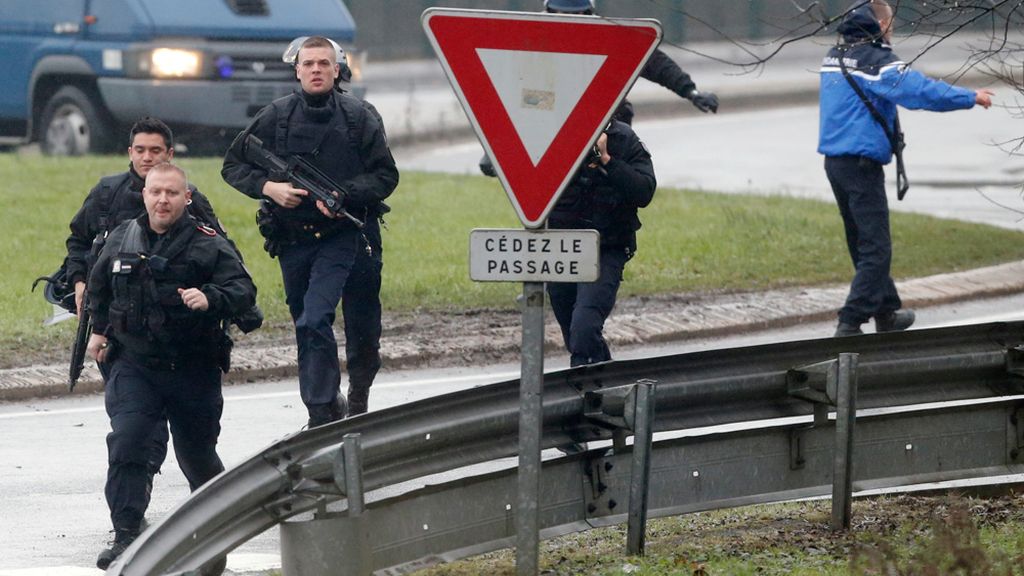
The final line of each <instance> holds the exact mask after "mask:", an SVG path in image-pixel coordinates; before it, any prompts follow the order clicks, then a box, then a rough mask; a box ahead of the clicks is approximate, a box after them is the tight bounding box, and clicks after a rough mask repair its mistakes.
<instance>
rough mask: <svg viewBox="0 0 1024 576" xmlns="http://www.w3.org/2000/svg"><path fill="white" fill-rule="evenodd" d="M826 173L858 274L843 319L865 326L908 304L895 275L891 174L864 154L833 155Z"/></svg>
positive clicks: (826, 160)
mask: <svg viewBox="0 0 1024 576" xmlns="http://www.w3.org/2000/svg"><path fill="white" fill-rule="evenodd" d="M825 174H826V175H827V176H828V180H829V182H830V183H831V184H832V193H833V194H834V195H835V198H836V203H837V204H838V205H839V213H840V214H841V215H842V217H843V226H844V227H845V228H846V247H847V249H848V250H849V252H850V258H851V260H853V267H854V268H855V270H856V272H855V274H854V276H853V281H852V282H851V283H850V294H849V295H848V296H847V298H846V303H845V304H844V305H843V307H842V309H840V311H839V321H840V322H843V323H845V324H852V325H854V326H860V325H861V324H863V323H865V322H867V321H868V320H870V319H871V318H872V317H875V316H881V315H885V314H889V313H891V312H893V311H895V310H898V309H900V307H901V306H902V303H901V302H900V297H899V294H898V293H897V292H896V284H895V283H894V282H893V280H892V277H891V276H890V275H889V273H890V267H891V265H892V238H891V236H890V232H889V203H888V200H887V199H886V197H885V172H884V171H883V169H882V165H881V164H880V163H879V162H876V161H874V160H871V159H870V158H865V157H863V156H827V157H825Z"/></svg>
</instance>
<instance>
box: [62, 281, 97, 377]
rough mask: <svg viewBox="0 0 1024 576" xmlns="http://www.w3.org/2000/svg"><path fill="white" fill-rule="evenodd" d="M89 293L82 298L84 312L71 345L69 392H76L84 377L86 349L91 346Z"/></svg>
mask: <svg viewBox="0 0 1024 576" xmlns="http://www.w3.org/2000/svg"><path fill="white" fill-rule="evenodd" d="M88 298H89V295H88V293H86V294H84V295H83V296H82V311H81V316H80V317H79V319H78V331H77V332H75V341H74V343H73V344H72V345H71V366H70V367H69V369H68V392H74V391H75V384H78V378H79V377H80V376H81V375H82V370H83V369H84V368H85V349H86V347H87V346H88V345H89V335H90V334H92V314H89V304H88V302H87V301H86V300H87V299H88Z"/></svg>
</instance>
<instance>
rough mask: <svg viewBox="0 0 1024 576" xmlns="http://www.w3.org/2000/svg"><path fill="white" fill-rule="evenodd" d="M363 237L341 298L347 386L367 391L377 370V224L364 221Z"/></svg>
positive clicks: (379, 244) (380, 266)
mask: <svg viewBox="0 0 1024 576" xmlns="http://www.w3.org/2000/svg"><path fill="white" fill-rule="evenodd" d="M364 222H365V223H366V225H365V226H364V227H363V230H362V235H363V238H362V239H361V241H360V245H359V249H358V250H357V252H356V258H355V262H354V263H353V265H352V271H351V272H350V273H349V277H348V280H347V281H346V282H345V289H344V290H343V291H342V296H341V312H342V321H343V322H344V324H345V362H346V367H347V369H348V380H349V383H350V384H351V385H352V387H353V388H355V389H366V388H369V387H370V385H371V384H373V379H374V378H375V377H376V376H377V371H378V370H380V363H381V361H380V335H381V311H382V310H381V303H380V287H381V270H382V269H383V267H384V260H383V254H382V248H383V247H382V242H381V234H380V222H379V221H378V220H377V218H376V217H374V216H372V215H370V216H369V217H367V218H365V220H364Z"/></svg>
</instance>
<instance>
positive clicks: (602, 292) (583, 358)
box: [547, 246, 630, 366]
mask: <svg viewBox="0 0 1024 576" xmlns="http://www.w3.org/2000/svg"><path fill="white" fill-rule="evenodd" d="M629 259H630V254H629V253H628V252H627V251H626V249H625V248H624V247H622V246H619V247H604V246H602V247H601V271H600V276H599V277H598V279H597V281H596V282H576V283H561V282H548V284H547V292H548V297H549V298H550V299H551V310H552V311H553V312H554V314H555V319H556V320H558V326H559V327H560V328H561V329H562V339H563V340H564V341H565V347H566V349H568V350H569V364H570V365H571V366H582V365H584V364H594V363H597V362H604V361H607V360H611V359H612V355H611V351H609V349H608V343H607V342H605V340H604V334H603V331H604V322H605V320H607V319H608V316H610V315H611V313H612V309H613V308H614V307H615V299H616V296H617V295H618V292H619V285H620V284H621V283H622V272H623V270H625V268H626V262H627V261H629Z"/></svg>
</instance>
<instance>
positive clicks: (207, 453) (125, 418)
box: [105, 353, 224, 533]
mask: <svg viewBox="0 0 1024 576" xmlns="http://www.w3.org/2000/svg"><path fill="white" fill-rule="evenodd" d="M220 378H221V373H220V368H218V367H217V366H216V365H215V364H214V363H213V362H209V361H192V362H188V363H185V364H184V365H182V366H178V367H176V369H174V370H170V369H160V368H153V367H150V366H148V365H144V364H143V363H140V362H137V361H136V360H134V359H133V358H132V357H130V355H129V354H127V353H122V354H121V355H120V356H119V357H118V358H116V359H115V360H114V361H113V362H112V363H111V366H110V376H109V378H108V379H107V384H106V390H105V404H106V410H107V415H108V416H109V417H110V427H111V432H110V433H109V434H108V435H107V455H108V469H107V485H106V497H107V505H108V506H109V507H110V518H111V521H112V522H113V525H114V529H115V530H123V531H127V532H133V533H137V532H138V530H139V526H140V524H141V522H142V517H143V516H144V515H145V513H146V508H147V507H148V506H149V489H150V486H149V474H148V470H147V468H148V465H149V461H150V457H151V454H152V438H153V435H154V432H155V431H156V430H157V428H158V427H160V426H162V425H163V422H164V417H165V415H166V418H167V420H168V421H169V422H170V428H171V436H172V439H173V441H174V453H175V455H176V456H177V458H178V465H179V466H180V467H181V471H182V472H183V473H184V474H185V478H187V479H188V483H189V487H190V488H191V489H192V490H196V489H197V488H199V487H200V486H202V485H203V484H204V483H206V482H207V481H208V480H210V479H211V478H213V477H214V476H216V475H217V474H219V473H220V472H222V471H223V470H224V465H223V464H222V463H221V460H220V457H219V456H218V455H217V438H218V436H219V435H220V417H221V413H222V412H223V409H224V397H223V396H222V395H221V379H220Z"/></svg>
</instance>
